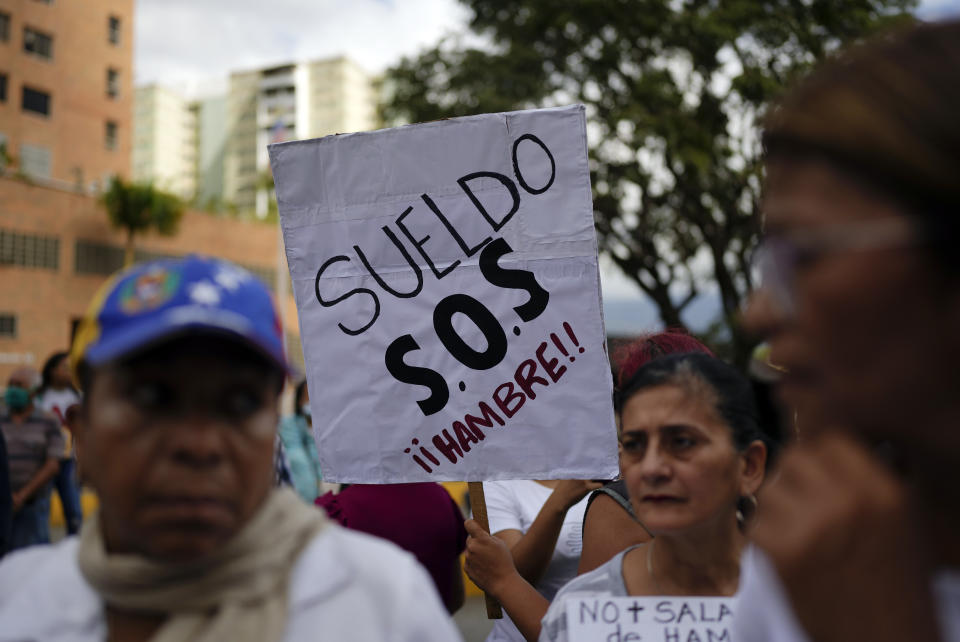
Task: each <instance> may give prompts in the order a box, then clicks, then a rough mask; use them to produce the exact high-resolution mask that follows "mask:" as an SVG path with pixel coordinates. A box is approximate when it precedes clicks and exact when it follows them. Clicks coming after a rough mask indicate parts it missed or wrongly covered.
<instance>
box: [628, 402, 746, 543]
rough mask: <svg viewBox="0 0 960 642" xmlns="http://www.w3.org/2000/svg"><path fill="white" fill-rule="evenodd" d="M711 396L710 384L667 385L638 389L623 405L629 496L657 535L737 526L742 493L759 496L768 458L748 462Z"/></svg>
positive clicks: (651, 530) (650, 528)
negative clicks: (734, 441)
mask: <svg viewBox="0 0 960 642" xmlns="http://www.w3.org/2000/svg"><path fill="white" fill-rule="evenodd" d="M708 393H709V394H708ZM713 397H714V394H713V392H712V390H709V389H708V388H706V386H705V385H704V386H698V387H697V389H696V390H688V389H687V388H686V387H683V386H679V385H661V386H656V387H653V388H647V389H645V390H641V391H639V392H637V393H636V394H634V395H633V396H632V397H631V398H630V399H628V400H627V402H626V403H625V404H624V406H623V412H622V421H623V440H622V448H623V461H624V464H625V466H626V473H625V477H626V480H627V488H628V490H629V493H630V501H631V502H632V503H633V506H634V510H635V511H636V514H637V517H638V519H639V520H640V521H641V522H643V525H644V526H645V527H646V528H647V529H648V530H649V531H650V532H651V533H653V534H655V535H662V534H669V533H676V532H680V531H685V530H688V529H690V528H697V527H701V526H716V525H719V526H729V527H733V526H734V524H735V520H736V503H737V499H738V497H740V496H741V495H750V494H752V493H754V492H755V491H756V490H757V487H758V486H759V484H760V482H761V481H762V478H763V474H762V470H763V458H762V457H761V458H760V460H759V462H756V461H748V460H747V458H745V457H744V456H742V455H741V454H740V453H739V452H737V450H736V448H735V447H734V444H733V435H732V432H731V430H730V428H729V427H728V426H727V424H726V423H725V422H724V420H723V419H722V417H721V416H720V414H719V412H718V411H717V409H716V404H715V402H714V398H713ZM761 448H762V447H761ZM757 463H759V474H758V471H757V469H756V466H757Z"/></svg>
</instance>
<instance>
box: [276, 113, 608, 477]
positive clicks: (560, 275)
mask: <svg viewBox="0 0 960 642" xmlns="http://www.w3.org/2000/svg"><path fill="white" fill-rule="evenodd" d="M269 151H270V162H271V165H272V168H273V175H274V180H275V184H276V193H277V202H278V204H279V209H280V221H281V225H282V228H283V237H284V243H285V246H286V253H287V262H288V265H289V267H290V273H291V279H292V285H293V289H294V297H295V299H296V303H297V310H298V314H299V319H300V333H301V339H302V344H303V350H304V357H305V361H306V364H307V380H308V384H309V388H310V399H311V408H312V416H313V427H314V436H315V437H316V439H317V444H318V450H319V454H320V463H321V466H322V468H323V472H324V478H325V479H327V480H330V481H338V482H351V483H354V482H356V483H363V482H365V483H397V482H411V481H443V480H447V481H454V480H493V479H537V478H541V479H556V478H612V477H614V476H615V475H616V473H617V461H616V434H615V429H614V423H613V412H612V408H611V402H610V399H611V392H612V380H611V375H610V369H609V364H608V361H607V356H606V352H605V348H604V341H605V338H604V332H603V319H602V316H601V308H600V291H599V270H598V267H597V242H596V235H595V232H594V227H593V207H592V200H591V194H590V183H589V168H588V164H587V152H586V130H585V119H584V113H583V107H582V106H573V107H565V108H555V109H545V110H532V111H521V112H512V113H505V114H485V115H481V116H472V117H467V118H458V119H452V120H446V121H438V122H432V123H425V124H420V125H411V126H406V127H400V128H396V129H387V130H381V131H376V132H365V133H358V134H348V135H342V136H328V137H326V138H322V139H318V140H308V141H297V142H289V143H280V144H274V145H271V146H270V148H269Z"/></svg>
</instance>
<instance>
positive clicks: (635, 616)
mask: <svg viewBox="0 0 960 642" xmlns="http://www.w3.org/2000/svg"><path fill="white" fill-rule="evenodd" d="M566 607H567V608H566V615H567V627H568V633H569V636H568V637H569V639H570V641H571V642H587V641H590V642H641V641H642V642H735V641H734V640H733V639H732V638H731V635H732V633H731V630H732V626H733V598H729V597H574V596H571V597H569V598H567V604H566Z"/></svg>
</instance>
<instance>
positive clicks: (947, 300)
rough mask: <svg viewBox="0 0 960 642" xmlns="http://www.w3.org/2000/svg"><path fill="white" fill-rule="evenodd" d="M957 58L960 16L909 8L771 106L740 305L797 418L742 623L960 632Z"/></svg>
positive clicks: (768, 496) (783, 629)
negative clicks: (757, 222)
mask: <svg viewBox="0 0 960 642" xmlns="http://www.w3.org/2000/svg"><path fill="white" fill-rule="evenodd" d="M958 78H960V22H956V21H954V22H947V23H939V24H928V25H920V26H917V27H911V28H909V29H907V30H905V31H901V32H899V33H893V34H885V35H884V36H883V37H881V38H878V39H876V40H874V41H872V42H870V43H867V44H864V45H861V46H859V47H856V48H854V49H852V50H850V51H848V52H846V53H843V54H840V55H837V56H834V57H832V58H831V60H830V62H829V63H828V64H826V65H824V66H823V67H821V68H820V69H819V70H817V71H816V72H814V73H813V74H812V75H811V76H810V77H809V78H808V79H807V80H805V81H804V82H803V83H802V84H801V85H800V86H799V87H797V88H796V89H795V90H794V91H793V92H791V93H790V94H789V95H788V96H787V97H786V99H785V100H784V101H783V103H782V104H781V105H779V106H778V107H777V108H776V109H774V110H772V111H771V116H770V119H769V121H768V122H767V124H766V125H767V126H766V127H765V131H764V149H765V151H766V159H765V163H766V170H767V184H766V188H765V192H766V193H765V197H764V217H765V221H764V225H765V234H766V239H765V241H764V245H765V247H766V250H765V251H764V252H763V253H762V254H764V255H765V257H766V258H765V259H764V260H763V261H761V266H762V271H763V290H762V291H761V292H760V293H759V294H758V296H757V297H755V299H754V301H753V302H752V304H751V306H750V309H749V311H748V314H747V320H748V322H749V325H750V326H751V327H752V329H753V330H755V331H756V332H758V333H759V334H762V335H764V336H765V337H766V338H767V341H768V342H769V344H770V349H771V350H770V359H771V361H772V362H773V363H776V364H778V365H779V366H781V367H783V368H784V369H785V373H784V376H783V379H782V381H781V391H782V396H783V397H784V399H785V401H787V402H788V403H789V404H791V405H792V406H793V407H795V408H796V411H797V417H798V420H799V428H800V435H801V437H802V438H801V440H800V442H799V443H798V444H797V445H796V446H794V447H793V448H792V449H791V451H790V452H788V453H787V454H785V456H784V459H783V461H782V463H781V465H780V471H779V474H778V475H777V477H776V481H775V482H774V483H773V484H771V486H770V487H769V489H768V490H767V491H765V492H764V495H763V496H761V498H760V509H759V511H758V519H757V524H756V529H755V532H754V534H753V536H754V540H755V541H756V543H757V544H758V545H759V547H760V548H761V549H762V553H759V552H758V553H757V555H755V556H754V555H752V556H751V559H752V561H753V562H755V563H751V564H749V565H748V575H747V576H746V577H745V587H744V592H745V594H750V595H753V596H756V597H755V598H754V601H751V602H745V603H744V608H743V609H742V611H741V612H740V613H738V614H737V627H736V628H737V629H738V634H739V637H737V638H736V639H738V640H747V641H753V640H763V641H764V642H782V641H786V640H790V641H795V640H807V639H814V640H817V641H818V642H830V641H833V640H870V641H871V642H881V641H883V640H924V641H934V640H960V573H958V569H960V547H958V546H957V542H958V539H960V428H958V426H960V395H958V378H957V372H958V370H957V365H958V363H960V333H958V332H957V328H958V327H960V260H958V257H960V254H958V252H957V245H958V242H960V180H958V172H957V170H958V167H960V118H958V114H960V82H958ZM750 569H752V570H750Z"/></svg>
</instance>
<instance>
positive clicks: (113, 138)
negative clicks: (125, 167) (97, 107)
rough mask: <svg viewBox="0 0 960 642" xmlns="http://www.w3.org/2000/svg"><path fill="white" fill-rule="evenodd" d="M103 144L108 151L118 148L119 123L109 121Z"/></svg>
mask: <svg viewBox="0 0 960 642" xmlns="http://www.w3.org/2000/svg"><path fill="white" fill-rule="evenodd" d="M103 144H104V146H105V147H106V148H107V149H116V148H117V123H115V122H114V121H112V120H108V121H107V126H106V129H104V136H103Z"/></svg>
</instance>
